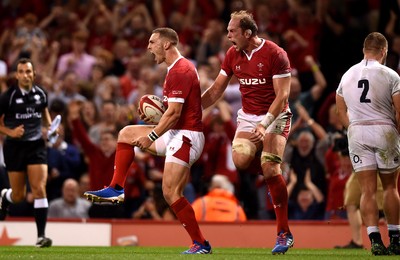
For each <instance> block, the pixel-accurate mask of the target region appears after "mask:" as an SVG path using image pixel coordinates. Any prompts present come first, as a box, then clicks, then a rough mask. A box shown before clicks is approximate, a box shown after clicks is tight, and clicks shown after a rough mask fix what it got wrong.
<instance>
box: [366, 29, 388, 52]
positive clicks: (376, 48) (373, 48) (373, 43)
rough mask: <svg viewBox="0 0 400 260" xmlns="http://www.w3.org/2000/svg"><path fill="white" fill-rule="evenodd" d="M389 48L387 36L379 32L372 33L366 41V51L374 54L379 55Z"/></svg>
mask: <svg viewBox="0 0 400 260" xmlns="http://www.w3.org/2000/svg"><path fill="white" fill-rule="evenodd" d="M384 48H386V49H387V48H388V41H387V40H386V38H385V36H383V34H381V33H379V32H372V33H370V34H368V35H367V37H366V38H365V40H364V50H365V51H368V52H372V53H378V52H380V51H381V50H382V49H384Z"/></svg>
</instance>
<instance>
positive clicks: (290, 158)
mask: <svg viewBox="0 0 400 260" xmlns="http://www.w3.org/2000/svg"><path fill="white" fill-rule="evenodd" d="M315 142H316V141H315V137H314V135H313V134H312V133H311V132H309V131H307V130H304V131H301V132H300V133H299V135H298V136H297V138H296V139H295V141H294V142H292V143H290V144H289V145H288V146H287V149H286V151H285V157H284V161H285V162H286V163H288V164H289V165H290V168H291V170H293V172H294V174H295V175H296V177H297V178H296V180H297V181H296V183H295V185H294V187H293V191H292V192H291V194H292V195H291V196H290V197H289V200H290V201H292V202H295V201H297V198H298V196H297V195H298V193H299V191H300V188H301V187H302V186H304V185H305V176H306V174H307V172H308V171H309V172H310V178H311V181H312V182H313V183H314V184H315V185H316V186H317V187H318V189H319V190H320V191H321V192H322V194H324V195H325V194H326V180H325V170H324V167H323V165H322V164H321V162H320V161H319V160H318V158H317V155H316V152H315ZM288 185H291V179H289V183H288Z"/></svg>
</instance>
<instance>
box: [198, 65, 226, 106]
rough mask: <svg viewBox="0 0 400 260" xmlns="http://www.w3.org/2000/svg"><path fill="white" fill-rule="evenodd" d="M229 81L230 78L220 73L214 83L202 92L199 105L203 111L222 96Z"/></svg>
mask: <svg viewBox="0 0 400 260" xmlns="http://www.w3.org/2000/svg"><path fill="white" fill-rule="evenodd" d="M230 80H231V77H228V76H225V75H223V74H221V73H220V74H218V76H217V78H216V79H215V81H214V83H213V84H212V85H211V86H210V87H209V88H208V89H207V90H206V91H204V93H203V95H202V96H201V105H202V107H203V109H206V108H207V107H209V106H211V105H212V104H214V103H215V102H216V101H217V100H218V99H219V98H220V97H221V96H222V94H223V93H224V91H225V89H226V87H227V86H228V83H229V81H230Z"/></svg>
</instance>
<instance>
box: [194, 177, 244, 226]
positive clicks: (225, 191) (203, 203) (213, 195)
mask: <svg viewBox="0 0 400 260" xmlns="http://www.w3.org/2000/svg"><path fill="white" fill-rule="evenodd" d="M234 190H235V188H234V186H233V184H232V183H231V182H230V181H229V179H228V178H227V177H226V176H224V175H220V174H216V175H214V176H213V177H212V179H211V183H210V187H209V191H208V193H207V194H206V195H205V196H203V197H200V198H198V199H196V200H195V201H194V202H193V203H192V206H193V210H194V212H195V214H196V219H197V220H198V221H221V222H241V221H246V220H247V218H246V214H245V213H244V210H243V208H242V207H241V206H240V204H239V201H238V200H237V198H236V197H235V195H234Z"/></svg>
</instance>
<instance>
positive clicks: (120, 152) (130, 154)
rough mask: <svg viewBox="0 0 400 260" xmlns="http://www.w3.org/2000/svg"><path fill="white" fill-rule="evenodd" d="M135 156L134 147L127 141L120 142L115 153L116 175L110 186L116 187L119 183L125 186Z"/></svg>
mask: <svg viewBox="0 0 400 260" xmlns="http://www.w3.org/2000/svg"><path fill="white" fill-rule="evenodd" d="M134 158H135V151H134V147H133V146H132V145H130V144H127V143H118V144H117V151H116V153H115V162H114V175H113V178H112V180H111V184H110V186H111V187H113V188H116V185H119V186H120V187H121V188H123V187H124V184H125V179H126V175H127V172H128V169H129V167H130V166H131V164H132V162H133V159H134Z"/></svg>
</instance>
